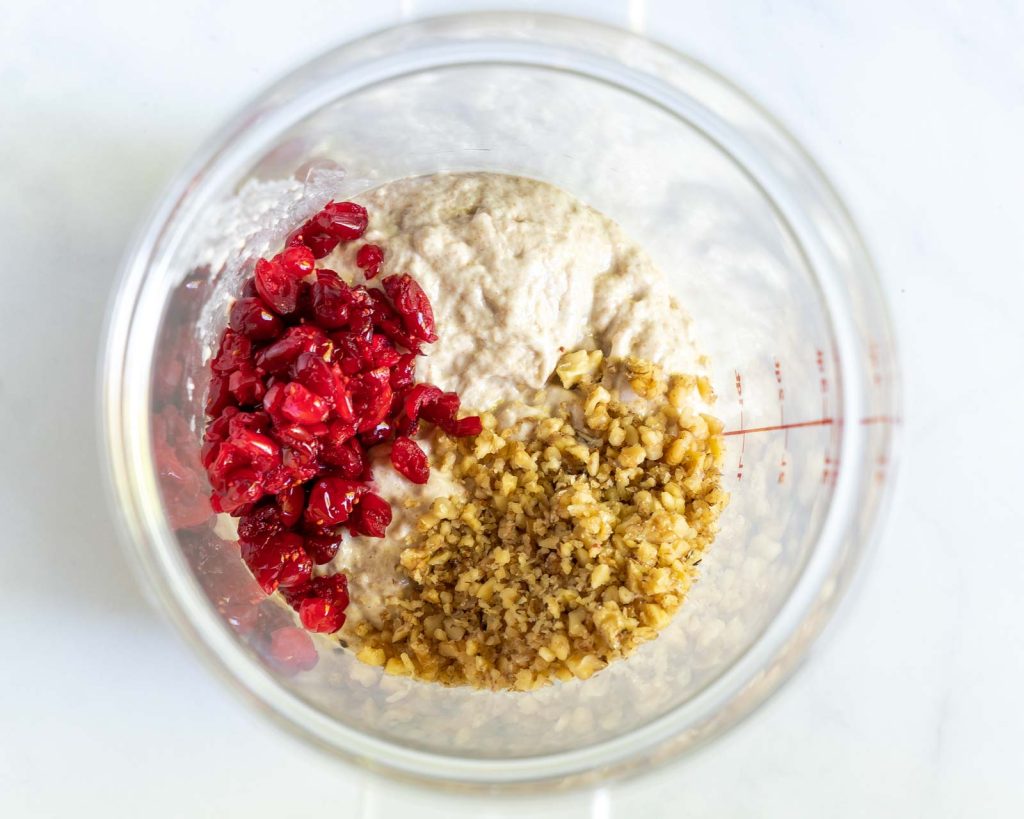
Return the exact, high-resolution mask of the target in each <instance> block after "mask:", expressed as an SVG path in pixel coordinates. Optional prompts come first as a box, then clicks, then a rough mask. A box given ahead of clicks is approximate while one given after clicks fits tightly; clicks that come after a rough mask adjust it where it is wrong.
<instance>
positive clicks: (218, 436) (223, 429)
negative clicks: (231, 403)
mask: <svg viewBox="0 0 1024 819" xmlns="http://www.w3.org/2000/svg"><path fill="white" fill-rule="evenodd" d="M238 412H239V410H238V407H226V408H225V409H224V411H223V412H222V413H221V414H220V415H219V416H218V417H217V418H215V419H214V420H213V421H211V422H210V424H209V426H207V427H206V432H204V433H203V440H204V441H223V440H224V439H225V438H227V437H228V424H229V423H230V422H231V419H232V418H233V417H234V416H235V415H237V414H238Z"/></svg>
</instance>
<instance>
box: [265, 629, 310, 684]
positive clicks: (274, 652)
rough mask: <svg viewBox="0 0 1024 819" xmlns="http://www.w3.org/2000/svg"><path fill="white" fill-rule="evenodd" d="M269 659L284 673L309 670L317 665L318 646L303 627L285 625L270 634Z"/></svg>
mask: <svg viewBox="0 0 1024 819" xmlns="http://www.w3.org/2000/svg"><path fill="white" fill-rule="evenodd" d="M268 659H269V660H270V661H271V662H272V663H273V664H274V665H275V666H276V667H277V668H278V670H279V671H281V672H282V673H284V674H298V673H299V672H300V671H309V670H310V669H311V668H313V667H314V666H315V665H316V662H317V659H318V657H317V653H316V646H314V645H313V640H312V638H311V637H310V636H309V635H308V634H307V633H306V632H304V631H303V630H302V629H301V628H296V627H295V626H285V627H284V628H279V629H277V630H276V631H275V632H274V633H273V634H271V635H270V656H269V657H268Z"/></svg>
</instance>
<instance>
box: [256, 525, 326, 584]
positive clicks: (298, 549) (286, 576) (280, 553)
mask: <svg viewBox="0 0 1024 819" xmlns="http://www.w3.org/2000/svg"><path fill="white" fill-rule="evenodd" d="M242 559H243V560H244V561H245V563H246V565H247V566H248V567H249V571H251V572H252V575H253V577H255V578H256V582H257V583H259V584H260V588H262V589H263V591H265V592H266V593H267V594H272V593H273V592H274V591H275V590H276V589H277V588H278V587H279V586H280V587H281V588H283V589H299V588H302V587H303V586H305V585H306V584H307V583H309V581H310V579H311V578H312V576H313V561H312V559H311V558H310V556H309V555H308V554H306V550H305V549H304V548H303V540H302V535H298V534H296V533H295V532H279V533H278V534H276V535H272V536H271V537H270V538H269V539H267V540H266V541H265V542H264V543H262V544H257V543H252V544H250V543H243V544H242Z"/></svg>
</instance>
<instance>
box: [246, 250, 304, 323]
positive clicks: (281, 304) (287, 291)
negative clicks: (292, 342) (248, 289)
mask: <svg viewBox="0 0 1024 819" xmlns="http://www.w3.org/2000/svg"><path fill="white" fill-rule="evenodd" d="M256 292H257V293H259V294H260V296H261V297H262V299H263V301H265V302H266V303H267V304H268V305H270V308H271V309H272V310H273V311H274V312H275V313H278V314H280V315H283V316H286V315H288V314H289V313H294V312H295V308H296V307H297V306H298V303H299V282H298V280H297V279H296V278H295V277H294V276H293V275H292V274H291V273H289V272H287V271H286V270H285V269H284V268H283V267H282V266H281V264H280V263H279V262H278V261H276V260H274V261H269V262H268V261H267V260H266V259H260V260H259V261H258V262H256Z"/></svg>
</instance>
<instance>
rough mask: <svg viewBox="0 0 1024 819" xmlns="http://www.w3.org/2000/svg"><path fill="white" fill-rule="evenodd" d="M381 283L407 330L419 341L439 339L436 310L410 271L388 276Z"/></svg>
mask: <svg viewBox="0 0 1024 819" xmlns="http://www.w3.org/2000/svg"><path fill="white" fill-rule="evenodd" d="M381 285H382V286H383V288H384V292H385V293H387V294H388V298H390V299H391V303H392V304H393V305H394V306H395V310H397V311H398V314H399V315H400V316H401V317H402V325H403V326H404V327H405V329H406V332H408V333H409V335H411V336H412V337H413V338H414V339H417V340H419V341H423V342H428V343H429V342H433V341H437V333H436V332H434V310H433V308H432V307H431V306H430V299H428V298H427V294H426V293H424V292H423V288H422V287H420V286H419V284H418V283H417V282H416V280H415V279H413V278H412V276H410V275H409V274H408V273H403V274H402V275H400V276H386V277H385V278H384V279H383V281H382V282H381Z"/></svg>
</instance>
